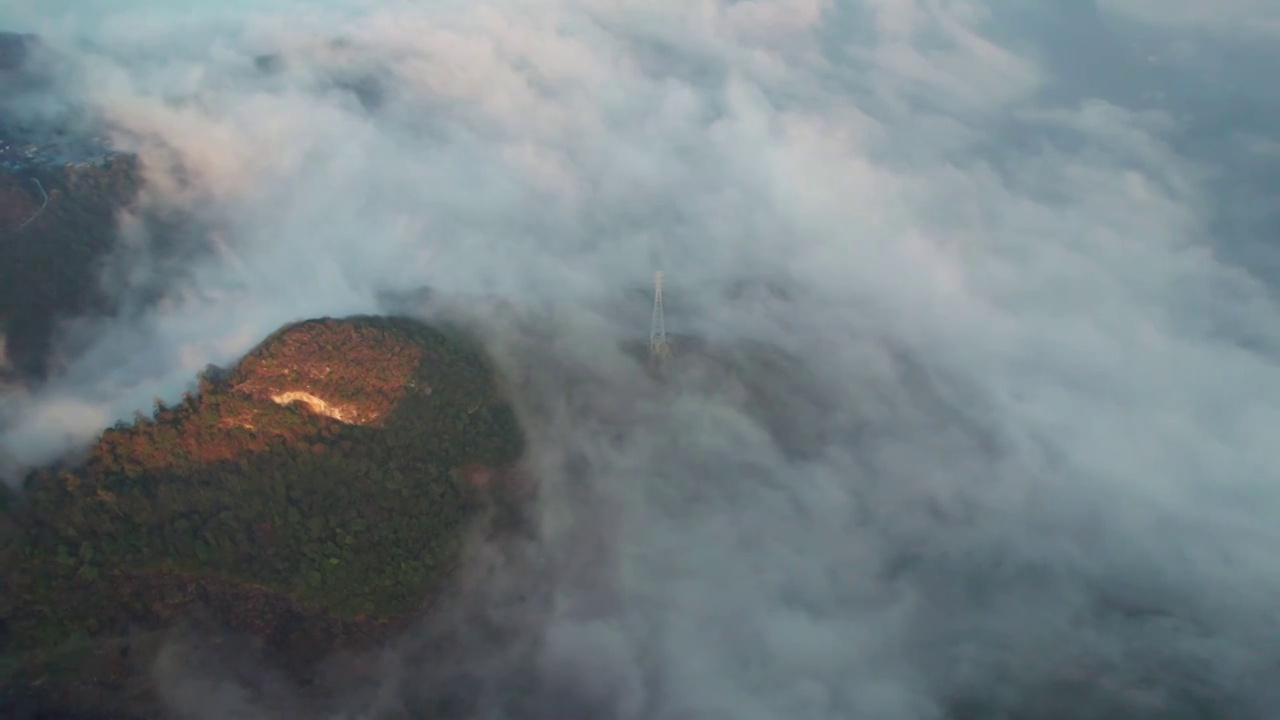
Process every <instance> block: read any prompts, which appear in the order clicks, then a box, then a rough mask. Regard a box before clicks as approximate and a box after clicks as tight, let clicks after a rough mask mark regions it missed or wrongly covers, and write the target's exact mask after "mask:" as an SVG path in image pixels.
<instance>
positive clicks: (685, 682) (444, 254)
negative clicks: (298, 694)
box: [0, 0, 1280, 720]
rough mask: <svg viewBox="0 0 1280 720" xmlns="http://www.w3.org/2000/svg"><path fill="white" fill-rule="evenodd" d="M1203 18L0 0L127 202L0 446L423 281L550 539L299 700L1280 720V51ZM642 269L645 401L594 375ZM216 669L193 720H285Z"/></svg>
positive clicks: (24, 449) (1061, 12)
mask: <svg viewBox="0 0 1280 720" xmlns="http://www.w3.org/2000/svg"><path fill="white" fill-rule="evenodd" d="M1157 6H1158V8H1157ZM1207 7H1208V6H1207V5H1203V4H1202V3H1192V2H1168V3H1153V2H1145V1H1141V0H1098V2H1085V1H1084V0H1079V1H1074V2H1065V1H1064V2H1050V1H1049V0H1043V1H1042V2H1034V3H1024V4H1022V5H1021V6H1020V7H1019V8H1018V9H1016V10H1011V9H1006V5H1005V4H1003V3H994V2H993V3H985V2H947V3H937V2H926V1H924V0H862V1H860V2H854V1H852V0H850V1H849V2H832V1H826V0H740V1H731V0H705V1H700V2H690V1H689V0H680V1H678V2H677V1H676V0H647V1H646V2H624V1H622V0H572V1H570V0H558V1H555V2H547V1H544V2H540V3H536V4H535V3H526V2H519V1H518V0H497V1H495V2H490V3H486V4H484V5H474V4H470V3H447V2H434V3H425V2H390V3H377V4H374V3H364V2H356V1H354V0H352V1H351V2H337V1H333V0H330V1H328V2H324V3H309V4H307V5H306V6H298V5H296V4H292V3H285V2H267V1H262V0H260V1H259V2H255V3H252V4H251V5H250V4H249V3H225V2H223V3H216V4H214V3H210V4H208V5H207V6H202V5H199V4H190V5H187V6H183V7H181V8H178V7H175V6H174V5H173V4H172V3H157V2H142V1H140V0H133V1H131V2H112V3H106V2H96V3H94V2H77V3H74V4H69V3H59V2H53V1H51V0H42V2H40V3H34V2H30V3H23V2H18V3H9V4H8V5H7V8H8V9H5V10H0V26H4V29H8V30H12V31H16V32H32V33H37V34H39V35H40V37H41V38H42V40H43V42H44V43H45V44H46V45H47V47H48V49H49V52H50V53H51V54H53V55H56V57H57V58H58V60H57V62H56V63H55V62H52V61H50V66H49V68H50V69H49V70H48V72H50V73H53V74H54V75H55V76H56V80H55V81H54V82H53V83H52V84H51V85H50V87H49V88H48V89H46V90H45V91H44V93H45V94H44V95H42V96H41V99H30V98H24V100H23V102H24V103H27V105H24V107H27V108H28V109H30V108H31V107H37V106H38V108H41V109H40V112H47V111H48V110H47V109H48V108H56V107H64V106H74V107H76V108H80V109H82V110H83V111H84V112H86V113H88V114H89V115H90V116H91V117H92V118H93V119H94V120H93V121H94V122H96V123H99V124H100V125H101V126H102V127H103V128H106V129H107V130H108V131H109V134H110V137H111V138H112V141H113V144H114V145H115V146H116V147H117V148H119V149H121V150H123V151H127V152H132V153H136V154H137V155H138V156H139V157H140V158H141V160H142V162H143V165H144V167H145V168H146V176H145V179H146V185H145V188H144V190H143V195H142V197H141V198H140V199H139V201H138V203H137V205H136V207H135V208H134V209H133V210H132V211H131V212H130V213H129V214H128V215H126V216H122V217H121V218H120V219H119V220H120V223H121V233H122V238H123V242H122V245H121V248H120V250H119V251H118V252H117V253H116V255H115V256H114V257H113V259H112V262H111V263H110V266H109V268H108V270H107V271H106V272H105V273H104V275H103V277H102V283H103V285H104V287H105V288H107V289H108V291H109V292H111V293H112V295H113V297H115V298H117V299H118V301H119V306H120V308H121V310H120V312H119V313H118V314H117V315H116V316H115V317H112V318H110V319H107V320H103V321H93V322H81V323H72V324H69V325H68V326H67V328H66V330H65V331H64V333H63V343H64V345H65V347H66V348H68V350H67V353H68V356H67V359H66V361H65V368H64V370H63V371H62V372H61V373H60V374H59V375H58V376H57V377H55V378H53V379H51V380H50V381H49V382H48V383H46V384H44V385H42V386H40V387H37V388H32V389H30V390H29V391H28V392H26V393H24V394H22V395H20V396H14V397H13V398H10V399H9V400H8V407H7V408H6V412H7V415H8V421H7V422H6V425H5V430H4V432H3V435H0V451H3V453H4V454H7V455H9V456H11V457H12V458H14V459H15V460H16V461H17V462H18V463H19V464H35V463H40V462H45V461H48V460H50V459H52V458H55V457H57V456H58V455H60V454H61V453H63V452H66V451H68V450H73V449H75V448H76V447H78V446H79V445H82V444H83V443H85V442H87V441H88V440H89V439H90V438H92V437H93V435H94V434H95V433H96V432H98V431H99V430H100V429H101V428H102V427H104V426H107V425H110V424H111V423H112V422H114V421H115V420H117V419H121V418H127V417H129V416H131V415H132V413H133V411H134V410H136V409H140V408H147V407H149V406H150V404H151V401H152V399H153V398H154V397H161V398H165V399H175V398H176V397H177V396H178V395H179V394H180V393H181V392H182V391H183V390H184V389H185V388H186V387H188V385H189V383H190V382H191V381H192V379H193V378H194V376H195V373H196V372H197V371H198V370H199V369H201V368H203V367H204V366H205V365H206V364H208V363H215V364H229V363H232V362H234V361H235V359H236V358H238V357H239V356H240V355H241V354H242V353H244V352H245V351H246V350H248V349H249V348H250V347H252V346H253V345H254V344H255V343H256V342H258V341H259V340H260V339H261V338H262V337H264V336H265V335H266V334H267V333H269V332H270V331H272V330H274V329H275V328H277V327H278V326H280V325H281V324H283V323H285V322H288V321H292V320H296V319H301V318H305V317H316V316H321V315H335V316H340V315H347V314H353V313H364V312H381V311H386V310H388V309H389V306H388V304H387V300H386V298H388V297H394V296H397V295H402V294H406V293H412V292H414V291H416V290H419V289H421V288H430V289H431V291H432V296H431V297H432V300H431V301H430V302H426V303H419V304H416V305H412V306H410V307H409V310H410V311H412V312H414V313H417V314H420V315H422V316H423V317H427V318H439V317H446V316H447V317H463V318H466V319H467V321H468V322H470V323H471V324H472V325H473V326H474V327H476V328H477V329H478V330H479V331H480V332H481V333H482V334H483V335H484V336H485V337H486V338H488V340H489V344H490V346H491V350H492V352H493V353H494V354H495V357H497V358H498V360H499V362H500V364H501V365H502V366H503V368H504V371H505V373H506V375H507V376H508V377H509V378H512V379H513V382H512V385H513V393H514V395H515V402H516V404H517V406H518V407H519V409H520V413H521V415H522V419H523V420H524V425H525V427H526V430H527V432H528V433H529V434H530V438H529V439H530V451H529V453H530V455H529V458H528V463H529V465H530V467H531V469H532V471H533V474H534V476H535V477H536V478H537V482H538V484H539V488H540V491H539V496H538V500H537V506H536V507H535V508H533V509H532V510H531V512H532V513H533V516H534V518H535V519H536V523H535V524H536V526H537V532H536V533H535V534H534V535H533V536H531V537H530V538H529V539H527V540H524V541H521V542H515V543H512V544H511V545H509V546H503V547H499V548H493V547H486V548H477V549H476V550H475V551H474V552H475V553H476V560H475V562H476V563H477V565H476V566H475V567H474V568H471V569H470V570H468V572H467V573H464V575H466V577H465V578H464V580H463V581H462V583H461V587H460V589H459V590H458V593H459V595H458V599H457V601H456V608H455V609H453V610H444V611H442V614H441V615H440V617H438V618H435V619H434V620H431V619H429V620H427V621H424V625H423V627H421V628H419V629H418V630H416V631H415V632H414V633H411V634H410V636H408V637H406V638H403V639H402V641H401V642H400V643H398V644H396V645H395V646H393V647H392V648H389V649H388V650H387V651H386V653H385V655H384V656H382V657H381V660H380V661H379V662H382V663H384V664H385V667H387V668H388V670H387V671H386V673H385V674H384V675H382V676H381V677H380V678H375V679H374V680H372V681H370V682H369V683H366V684H364V685H362V686H361V688H360V689H358V690H352V692H351V693H350V694H349V695H347V696H345V697H343V698H340V699H336V700H334V701H333V703H332V706H331V707H330V706H326V707H325V709H324V710H321V711H316V710H315V709H314V708H312V709H310V710H308V711H307V712H308V713H315V712H332V713H335V717H401V716H403V714H405V713H414V712H422V711H423V710H422V708H423V707H435V706H436V705H434V704H435V703H439V702H441V700H440V697H441V696H442V695H444V694H447V692H446V689H447V690H448V692H453V693H462V694H466V695H467V698H466V699H465V702H464V705H465V706H466V707H467V708H468V712H469V713H471V716H474V717H488V718H505V717H510V718H542V717H547V718H550V717H595V718H618V719H623V718H626V719H633V718H634V719H637V720H639V719H642V718H643V719H646V720H647V719H649V718H653V719H655V720H656V719H662V720H676V719H677V718H695V717H696V718H735V719H741V720H753V719H755V718H760V719H765V718H795V719H796V720H801V719H804V718H813V719H815V720H817V719H820V718H886V719H902V720H925V719H929V718H944V717H946V718H949V717H954V718H963V717H1005V716H1009V717H1021V716H1025V717H1115V716H1123V717H1133V718H1138V717H1153V718H1154V717H1162V718H1163V717H1176V718H1181V717H1226V716H1230V717H1232V718H1253V717H1259V718H1261V717H1265V716H1266V713H1268V712H1270V709H1271V708H1272V707H1274V706H1275V703H1276V702H1277V700H1280V697H1277V690H1276V688H1277V687H1278V685H1277V683H1276V682H1275V680H1276V669H1275V668H1276V665H1275V663H1276V660H1277V658H1278V657H1280V620H1278V619H1277V616H1276V613H1275V610H1274V599H1275V598H1276V597H1277V596H1278V595H1277V593H1278V592H1280V561H1277V560H1276V559H1275V553H1274V548H1275V547H1276V546H1277V541H1280V531H1277V529H1276V524H1275V519H1276V518H1277V517H1280V488H1277V487H1276V485H1275V481H1274V468H1275V467H1277V462H1276V461H1277V453H1280V450H1276V449H1274V448H1276V447H1280V446H1277V445H1276V444H1275V443H1274V442H1272V440H1273V438H1272V437H1271V436H1272V435H1273V433H1272V429H1273V428H1275V427H1280V367H1278V366H1277V357H1278V355H1280V314H1278V313H1277V310H1278V309H1280V308H1277V301H1276V290H1277V284H1276V283H1277V280H1278V279H1280V275H1278V274H1277V272H1278V271H1280V260H1278V257H1280V256H1277V254H1276V249H1275V240H1276V237H1277V229H1278V228H1280V218H1278V216H1277V210H1276V209H1275V207H1276V203H1275V198H1276V197H1277V193H1278V192H1280V173H1277V171H1276V163H1277V161H1280V150H1277V149H1278V148H1280V136H1277V132H1276V128H1277V127H1280V123H1277V121H1280V91H1278V90H1277V89H1276V88H1275V85H1274V82H1272V81H1273V79H1274V70H1273V69H1274V67H1276V65H1275V64H1274V63H1275V62H1277V61H1280V58H1277V57H1276V56H1277V54H1278V53H1277V51H1276V50H1274V49H1273V48H1274V47H1280V46H1277V45H1275V41H1276V40H1277V39H1280V25H1277V22H1278V18H1277V16H1276V13H1275V11H1274V10H1272V9H1271V5H1270V4H1265V3H1261V2H1255V3H1250V2H1244V1H1243V0H1241V1H1240V2H1234V3H1220V4H1218V5H1217V6H1215V7H1214V9H1213V12H1212V13H1210V14H1208V15H1205V14H1204V13H1205V12H1207V11H1206V10H1202V8H1207ZM14 103H16V101H14ZM14 111H15V112H16V110H14ZM33 112H34V111H33ZM159 216H163V217H180V218H182V219H183V227H184V228H187V230H186V231H185V233H186V234H185V235H184V236H183V238H182V245H181V248H180V252H178V253H177V254H175V253H174V252H172V250H166V251H164V252H161V251H160V250H159V249H158V248H159V245H160V243H161V242H162V238H161V237H160V236H159V234H158V231H157V230H156V227H157V226H156V224H155V223H154V222H153V218H155V217H159ZM656 269H662V270H664V271H665V273H666V277H667V280H668V285H667V296H668V299H669V312H668V327H669V328H670V329H671V330H673V331H675V332H677V333H679V334H680V335H681V336H682V337H689V338H696V339H697V340H696V342H688V343H686V344H685V345H684V346H683V349H682V346H681V345H680V344H679V343H677V345H676V350H675V353H676V355H675V365H676V369H675V370H674V373H675V380H674V381H673V382H672V384H670V385H669V386H666V387H658V386H655V385H654V384H652V383H651V382H650V381H649V380H648V379H647V377H646V376H645V374H644V372H643V368H642V364H641V363H637V362H636V361H635V360H634V359H633V358H631V357H629V356H628V355H627V354H626V353H624V352H623V351H622V350H620V349H619V348H620V345H621V344H623V343H627V342H632V341H636V340H639V341H641V342H643V341H644V339H645V337H646V334H647V331H648V310H649V308H648V305H647V302H648V299H647V296H646V295H645V294H644V293H643V292H642V290H643V288H645V287H646V284H647V283H648V282H649V280H650V276H651V274H652V272H653V271H654V270H656ZM397 307H399V308H400V309H404V308H403V307H401V306H397ZM752 348H755V350H752ZM761 348H763V349H761ZM73 350H74V351H73ZM761 356H767V357H770V358H773V359H772V360H771V361H770V362H759V361H758V359H759V357H761ZM779 417H783V418H785V421H779V419H778V418H779ZM481 565H483V566H484V567H485V568H486V571H484V572H481V571H480V570H479V569H478V568H479V567H480V566H481ZM516 597H521V598H526V599H527V598H530V597H532V598H535V599H533V600H527V602H524V601H522V602H521V603H516V602H514V600H513V598H516ZM477 614H478V615H482V616H484V618H485V622H487V623H497V624H498V625H500V626H501V627H503V628H504V633H503V634H502V637H503V638H504V641H503V642H500V643H494V642H492V641H486V640H484V639H483V638H484V637H487V636H485V635H484V633H482V632H480V631H479V630H475V631H474V633H473V632H472V631H471V630H469V629H468V628H470V627H471V625H469V624H468V623H471V622H473V621H474V616H475V615H477ZM475 622H478V621H475ZM446 626H447V627H446ZM442 635H446V636H448V638H447V643H448V644H449V646H450V647H451V648H452V649H453V652H454V653H455V654H454V655H453V656H451V660H449V661H447V662H446V661H441V660H440V658H439V657H438V656H434V655H433V654H432V653H431V652H428V651H427V650H426V648H431V647H436V645H435V644H433V643H436V644H438V643H441V642H446V641H445V640H442V639H441V637H442ZM192 667H193V668H194V666H192ZM380 667H381V666H380ZM173 672H178V671H176V670H175V671H173ZM217 672H218V671H216V670H208V669H205V670H196V669H189V670H188V671H184V673H185V674H182V677H183V678H185V679H184V680H182V681H178V680H174V681H173V683H174V684H172V687H174V688H176V689H175V690H174V691H173V692H172V693H171V697H170V700H171V701H172V703H173V704H174V708H175V712H177V713H179V714H182V715H183V716H186V717H214V716H215V715H216V714H217V713H218V712H222V711H223V710H217V709H215V708H223V709H225V708H226V707H232V705H218V704H216V703H212V702H210V701H208V700H207V697H206V699H203V700H201V699H199V698H201V697H205V696H206V695H208V694H210V693H212V694H214V695H218V694H219V693H223V692H224V691H225V692H226V693H231V695H225V693H224V695H220V697H223V698H224V700H225V702H227V703H233V705H234V707H236V708H238V710H237V712H242V713H253V712H257V713H260V714H261V716H262V717H277V716H280V714H285V713H289V712H294V711H296V712H302V711H301V710H296V709H294V710H289V709H287V707H288V705H289V703H288V702H285V701H280V700H278V699H276V700H273V701H272V702H271V703H270V704H269V706H268V705H262V706H261V707H260V708H258V709H257V710H254V709H253V708H254V707H255V706H254V704H253V702H252V701H251V696H250V694H247V693H246V692H245V691H243V690H242V689H239V690H235V689H234V688H236V687H237V686H236V684H235V683H234V682H230V681H227V682H214V680H213V679H210V678H213V676H214V675H216V673H217ZM204 673H207V674H208V675H209V677H208V678H206V677H205V676H204ZM463 680H465V682H463ZM229 687H230V688H232V690H228V688H229ZM193 688H194V689H193ZM200 688H206V689H205V690H201V689H200ZM458 688H464V689H465V692H464V691H463V690H458ZM232 696H234V697H232ZM228 698H229V699H228ZM459 702H463V701H461V700H460V701H459ZM281 708H286V709H281ZM209 713H214V715H210V714H209ZM343 713H349V714H347V715H344V714H343ZM966 713H968V714H966ZM246 716H251V715H246ZM308 716H311V717H315V716H318V715H316V714H310V715H308Z"/></svg>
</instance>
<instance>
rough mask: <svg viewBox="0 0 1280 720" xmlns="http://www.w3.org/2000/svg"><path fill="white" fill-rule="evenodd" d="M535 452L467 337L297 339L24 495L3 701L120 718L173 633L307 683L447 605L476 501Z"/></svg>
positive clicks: (40, 476) (355, 332) (12, 550)
mask: <svg viewBox="0 0 1280 720" xmlns="http://www.w3.org/2000/svg"><path fill="white" fill-rule="evenodd" d="M522 442H523V441H522V437H521V433H520V429H519V427H518V425H517V423H516V419H515V416H514V413H513V411H512V409H511V407H510V406H509V405H508V404H507V402H506V400H505V399H504V396H503V393H502V392H501V390H500V388H499V385H498V383H497V380H496V378H495V376H494V373H493V371H492V369H491V367H490V366H489V364H488V362H487V361H486V360H485V358H484V356H483V354H482V352H481V350H480V348H479V347H478V346H477V345H476V344H474V343H472V342H471V341H469V340H468V339H466V338H465V337H464V336H462V335H460V334H458V333H456V332H451V331H441V330H437V329H434V328H430V327H427V326H425V325H422V324H420V323H417V322H415V321H412V320H407V319H398V318H380V317H361V318H351V319H346V320H334V319H323V320H314V321H307V322H303V323H298V324H295V325H291V326H288V327H286V328H283V329H282V330H280V331H278V332H276V333H275V334H273V335H272V336H271V337H269V338H268V339H266V340H265V341H264V342H263V343H262V344H261V345H259V346H258V347H257V348H256V349H254V350H253V351H252V352H250V353H249V354H248V355H247V356H246V357H245V358H244V359H243V360H242V361H241V362H240V363H239V364H238V365H237V366H236V367H234V368H232V369H231V370H229V371H221V370H218V369H216V368H210V369H209V370H208V371H206V372H205V373H203V374H202V377H201V379H200V392H199V393H197V394H192V395H189V396H187V397H186V398H185V399H184V400H183V401H182V402H181V403H180V404H178V405H177V406H176V407H172V408H169V407H157V408H156V412H155V413H154V415H153V416H152V417H142V416H139V417H138V418H137V420H136V421H135V422H134V423H132V424H123V423H122V424H119V425H117V426H116V427H115V428H112V429H109V430H107V431H106V432H104V433H103V435H102V436H101V438H100V440H99V441H98V442H97V444H96V446H95V447H93V448H92V449H91V450H90V452H89V454H88V457H87V458H86V459H85V460H84V461H83V462H81V463H79V464H78V465H76V466H75V467H70V468H56V469H55V468H50V469H45V470H42V471H39V472H36V473H33V474H32V475H31V476H30V477H28V479H27V481H26V486H25V491H24V492H23V493H22V494H21V495H20V496H19V497H17V498H12V499H11V500H13V501H14V502H12V504H13V505H14V507H13V508H12V509H11V510H10V511H9V512H8V513H7V515H6V517H5V522H6V523H7V530H6V532H5V535H6V541H5V546H4V549H3V552H2V554H0V570H2V571H3V572H2V573H0V576H2V577H4V578H5V579H6V584H5V587H4V592H3V594H2V595H0V616H2V617H3V627H2V629H3V631H4V633H5V638H4V643H5V652H6V657H7V669H5V668H0V671H4V672H6V673H7V674H6V676H5V677H4V680H3V681H2V682H3V683H4V685H5V686H6V687H7V688H8V689H9V691H10V693H11V694H21V691H22V690H23V689H24V688H25V689H27V690H30V688H32V687H34V686H41V687H43V688H44V690H42V693H41V694H43V695H45V696H50V695H57V694H58V693H54V692H52V691H51V690H50V689H51V688H57V689H59V690H58V692H62V693H65V692H67V691H68V688H71V687H72V686H74V688H76V690H75V693H78V694H77V697H79V698H80V700H81V702H78V703H76V705H79V706H84V707H90V706H98V707H101V706H104V705H109V704H110V703H111V702H114V700H112V698H114V697H116V696H118V695H119V694H120V693H122V692H124V690H125V687H126V685H127V683H128V682H130V678H131V677H133V678H134V680H136V675H137V674H138V673H139V672H141V671H142V668H140V667H139V663H140V662H142V661H141V660H139V653H131V652H130V648H131V647H134V646H137V647H142V645H140V644H139V643H145V638H147V637H148V633H149V632H151V631H154V630H157V629H161V628H165V627H171V626H173V625H175V624H177V623H188V624H194V625H196V626H198V627H201V628H208V629H213V630H217V631H222V630H232V631H238V632H241V633H247V634H249V635H251V636H253V637H255V638H258V639H259V641H260V642H261V643H262V644H263V645H265V646H266V647H267V648H268V649H269V650H271V651H273V652H275V653H276V654H277V655H278V657H279V658H281V659H282V661H283V662H284V663H285V664H293V665H294V666H296V667H300V668H302V667H305V665H306V663H307V662H308V661H314V660H315V659H318V658H319V657H320V656H322V655H323V654H325V653H327V652H328V651H330V650H332V649H335V648H340V647H350V646H358V645H361V644H366V643H368V642H371V641H373V640H376V639H378V638H380V637H382V636H384V635H385V633H386V632H387V630H388V629H389V628H391V627H394V626H395V624H396V622H397V620H399V619H402V618H406V617H408V616H411V615H413V614H414V613H415V611H417V610H419V609H420V608H421V607H422V606H423V604H424V603H425V602H427V601H429V600H430V598H431V597H432V596H433V594H435V593H436V591H437V590H438V589H439V588H440V587H441V585H442V583H443V582H444V581H445V579H446V578H447V576H448V575H449V572H450V570H451V569H452V568H453V566H454V564H455V562H456V561H457V559H458V556H459V553H460V551H461V549H462V545H463V543H464V540H465V537H466V533H467V529H468V528H469V527H472V526H474V523H475V521H477V520H478V519H479V518H480V517H482V515H483V514H484V512H485V509H486V507H487V506H489V505H490V501H491V500H492V491H493V487H492V486H491V485H490V484H488V483H480V482H477V480H478V479H480V478H492V477H495V476H496V477H499V478H500V477H502V470H503V469H505V468H508V467H510V466H511V465H512V464H513V463H514V462H515V460H516V459H517V458H518V457H519V456H520V454H521V452H522ZM104 648H110V649H111V652H104ZM145 656H146V653H145V652H143V653H141V657H143V658H145ZM89 678H92V679H91V680H89Z"/></svg>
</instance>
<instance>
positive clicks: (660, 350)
mask: <svg viewBox="0 0 1280 720" xmlns="http://www.w3.org/2000/svg"><path fill="white" fill-rule="evenodd" d="M670 359H671V343H670V342H668V341H667V322H666V319H665V318H664V317H663V315H662V271H661V270H659V271H658V272H656V273H654V274H653V322H652V323H651V324H650V325H649V367H651V368H653V369H654V370H661V369H662V368H663V367H664V366H665V365H666V364H667V361H668V360H670Z"/></svg>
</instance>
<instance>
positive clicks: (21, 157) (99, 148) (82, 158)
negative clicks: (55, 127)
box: [0, 132, 116, 173]
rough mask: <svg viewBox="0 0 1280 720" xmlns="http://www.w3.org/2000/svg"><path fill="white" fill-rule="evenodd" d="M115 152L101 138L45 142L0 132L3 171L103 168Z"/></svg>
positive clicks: (0, 164)
mask: <svg viewBox="0 0 1280 720" xmlns="http://www.w3.org/2000/svg"><path fill="white" fill-rule="evenodd" d="M115 154H116V153H115V151H114V150H112V149H111V148H110V146H109V145H108V144H107V141H106V139H105V138H102V137H91V138H83V137H72V136H64V137H56V138H48V139H47V140H44V141H38V140H33V139H19V138H18V137H15V136H14V135H12V134H10V133H4V132H0V172H10V173H12V172H20V171H24V170H29V169H32V168H35V167H57V166H60V165H61V166H65V167H86V166H89V165H101V164H102V163H104V162H106V161H107V160H108V159H110V158H111V156H113V155H115Z"/></svg>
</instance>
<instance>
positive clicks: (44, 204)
mask: <svg viewBox="0 0 1280 720" xmlns="http://www.w3.org/2000/svg"><path fill="white" fill-rule="evenodd" d="M31 182H33V183H35V184H36V189H37V190H39V191H40V195H41V196H42V197H44V201H43V202H41V203H40V208H39V209H38V210H36V212H35V214H34V215H32V216H31V217H29V218H27V219H26V221H25V222H23V223H22V224H21V225H19V226H18V230H21V229H23V228H25V227H26V226H28V225H30V224H31V221H32V220H35V219H36V218H38V217H40V213H42V212H44V209H45V208H46V207H48V205H49V194H48V193H46V192H45V191H44V186H43V185H41V184H40V181H39V180H37V179H35V178H31Z"/></svg>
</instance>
